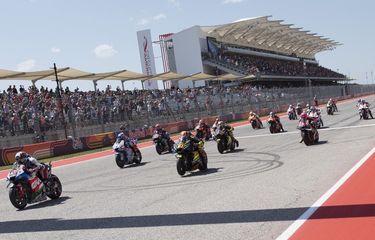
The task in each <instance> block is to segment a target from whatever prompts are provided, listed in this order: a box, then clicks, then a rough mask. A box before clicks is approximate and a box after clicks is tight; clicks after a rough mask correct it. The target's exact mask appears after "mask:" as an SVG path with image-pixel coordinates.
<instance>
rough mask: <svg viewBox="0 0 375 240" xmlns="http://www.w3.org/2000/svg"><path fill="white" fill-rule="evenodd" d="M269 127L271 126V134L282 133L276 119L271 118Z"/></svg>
mask: <svg viewBox="0 0 375 240" xmlns="http://www.w3.org/2000/svg"><path fill="white" fill-rule="evenodd" d="M267 122H268V125H269V126H270V133H279V132H281V126H280V124H279V122H278V121H277V120H276V118H271V117H270V118H269V119H268V120H267Z"/></svg>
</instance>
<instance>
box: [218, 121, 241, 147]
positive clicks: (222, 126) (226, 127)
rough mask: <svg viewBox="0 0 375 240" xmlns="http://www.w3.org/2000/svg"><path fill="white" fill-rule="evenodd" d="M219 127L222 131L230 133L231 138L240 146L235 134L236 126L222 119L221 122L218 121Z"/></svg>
mask: <svg viewBox="0 0 375 240" xmlns="http://www.w3.org/2000/svg"><path fill="white" fill-rule="evenodd" d="M218 127H219V130H220V131H224V132H225V133H227V134H228V136H229V137H230V138H231V140H232V141H234V143H236V145H237V147H238V146H239V142H238V141H237V139H235V138H234V136H233V130H234V128H233V127H232V126H230V125H228V124H226V123H224V122H223V121H220V122H218Z"/></svg>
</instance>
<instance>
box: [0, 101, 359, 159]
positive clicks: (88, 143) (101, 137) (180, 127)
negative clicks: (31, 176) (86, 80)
mask: <svg viewBox="0 0 375 240" xmlns="http://www.w3.org/2000/svg"><path fill="white" fill-rule="evenodd" d="M360 96H363V95H349V96H345V97H338V98H336V100H339V101H340V100H345V99H350V98H356V97H360ZM320 101H321V102H320V103H324V102H327V101H328V99H320ZM302 104H304V103H302ZM286 109H288V105H287V104H284V105H278V106H276V107H274V108H273V109H269V108H263V109H259V111H258V112H257V114H258V115H260V116H265V115H268V114H269V112H271V111H273V112H285V111H286ZM216 118H219V119H220V120H221V121H225V122H233V121H239V120H245V119H247V118H248V112H242V113H228V114H226V115H220V116H207V117H202V119H204V120H205V122H206V123H207V124H209V125H212V124H213V122H214V121H215V119H216ZM198 121H199V119H197V118H195V119H193V120H189V121H179V122H173V123H168V124H163V125H162V127H163V128H164V129H165V130H166V131H168V132H170V133H177V132H181V131H184V130H189V129H193V128H194V127H195V126H196V125H197V123H198ZM152 133H153V129H152V128H141V129H133V130H131V131H128V136H129V137H132V138H138V139H145V138H149V137H151V136H152ZM116 135H117V132H107V133H101V134H94V135H90V136H86V137H80V138H77V139H65V140H56V141H49V142H44V143H37V144H28V145H23V146H18V147H10V148H1V149H0V166H6V165H11V164H13V163H14V161H15V158H14V156H15V154H16V153H17V152H18V151H25V152H27V153H29V154H31V155H32V156H34V157H36V158H37V159H43V158H49V157H55V156H61V155H66V154H71V153H77V152H81V151H87V150H93V149H97V148H102V147H108V146H111V145H112V144H113V143H114V142H115V140H116Z"/></svg>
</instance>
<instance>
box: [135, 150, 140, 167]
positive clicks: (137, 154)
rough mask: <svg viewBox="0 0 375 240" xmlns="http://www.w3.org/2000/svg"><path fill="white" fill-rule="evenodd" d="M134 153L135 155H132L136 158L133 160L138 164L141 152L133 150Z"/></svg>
mask: <svg viewBox="0 0 375 240" xmlns="http://www.w3.org/2000/svg"><path fill="white" fill-rule="evenodd" d="M135 155H136V156H134V157H136V158H137V159H134V162H135V163H136V164H140V163H141V162H142V153H141V151H139V150H138V151H136V152H135Z"/></svg>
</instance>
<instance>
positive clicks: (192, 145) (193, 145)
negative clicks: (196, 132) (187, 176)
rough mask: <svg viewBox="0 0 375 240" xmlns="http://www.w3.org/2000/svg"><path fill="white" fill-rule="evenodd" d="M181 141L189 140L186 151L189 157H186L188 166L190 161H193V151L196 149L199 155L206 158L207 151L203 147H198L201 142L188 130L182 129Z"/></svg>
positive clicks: (190, 163)
mask: <svg viewBox="0 0 375 240" xmlns="http://www.w3.org/2000/svg"><path fill="white" fill-rule="evenodd" d="M180 141H181V142H184V143H187V142H189V146H188V151H189V154H190V157H188V158H187V160H188V161H187V163H188V167H189V168H191V165H192V162H193V152H194V151H198V153H199V156H200V157H201V158H202V159H203V158H204V159H207V153H206V151H205V150H204V149H203V147H201V148H200V147H199V146H198V144H199V143H200V142H201V140H199V139H198V138H196V137H194V136H193V135H192V134H191V132H190V131H182V132H181V138H180Z"/></svg>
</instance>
